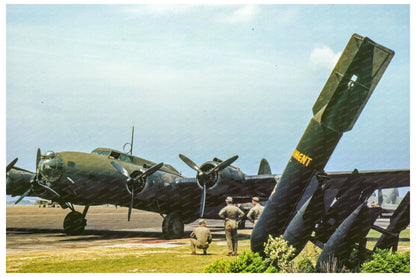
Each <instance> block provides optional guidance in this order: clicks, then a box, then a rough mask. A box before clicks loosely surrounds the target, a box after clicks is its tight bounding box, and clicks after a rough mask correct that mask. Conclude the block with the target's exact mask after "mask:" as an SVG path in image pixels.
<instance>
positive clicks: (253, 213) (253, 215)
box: [247, 197, 264, 228]
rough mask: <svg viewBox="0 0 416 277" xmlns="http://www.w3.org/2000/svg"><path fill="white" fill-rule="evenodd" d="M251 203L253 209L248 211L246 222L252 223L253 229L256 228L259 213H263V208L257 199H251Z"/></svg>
mask: <svg viewBox="0 0 416 277" xmlns="http://www.w3.org/2000/svg"><path fill="white" fill-rule="evenodd" d="M251 203H253V205H254V207H253V208H251V209H250V211H249V212H248V214H247V218H248V220H250V221H251V222H253V228H254V226H256V223H257V220H258V219H259V217H260V215H261V213H262V212H263V209H264V207H263V206H262V205H260V203H259V198H258V197H253V198H252V200H251Z"/></svg>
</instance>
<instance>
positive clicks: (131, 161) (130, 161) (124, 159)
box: [118, 154, 133, 163]
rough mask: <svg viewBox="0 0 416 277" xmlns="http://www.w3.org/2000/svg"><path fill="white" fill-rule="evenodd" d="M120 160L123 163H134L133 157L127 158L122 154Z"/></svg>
mask: <svg viewBox="0 0 416 277" xmlns="http://www.w3.org/2000/svg"><path fill="white" fill-rule="evenodd" d="M118 159H119V160H120V161H123V162H128V163H133V157H130V156H127V155H125V154H120V156H119V158H118Z"/></svg>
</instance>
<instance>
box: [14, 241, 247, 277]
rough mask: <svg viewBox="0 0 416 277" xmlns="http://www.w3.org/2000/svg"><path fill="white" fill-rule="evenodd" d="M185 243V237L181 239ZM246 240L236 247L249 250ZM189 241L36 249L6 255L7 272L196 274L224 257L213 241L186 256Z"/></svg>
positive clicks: (221, 247)
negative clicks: (205, 251)
mask: <svg viewBox="0 0 416 277" xmlns="http://www.w3.org/2000/svg"><path fill="white" fill-rule="evenodd" d="M185 241H186V242H187V241H188V240H185ZM249 248H250V245H249V240H244V241H240V242H239V250H240V252H242V251H243V250H244V249H249ZM190 253H191V248H190V245H189V244H183V245H180V246H175V247H170V248H162V247H157V246H155V247H151V248H149V247H143V246H140V245H137V247H136V246H132V247H95V248H90V249H82V250H76V249H74V250H69V251H68V250H55V251H36V252H28V253H23V254H22V253H18V254H8V255H7V257H6V272H7V273H12V272H13V273H14V272H16V273H23V272H25V273H52V272H53V273H121V272H123V273H145V272H146V273H178V272H183V273H192V272H193V273H199V272H203V270H204V268H205V267H206V266H207V265H209V264H211V263H212V262H214V261H216V260H218V259H221V258H223V259H233V258H234V257H227V256H226V254H227V246H226V245H225V244H224V243H223V242H222V241H221V242H219V243H218V244H217V243H216V242H215V241H214V242H213V244H212V245H211V247H210V248H209V249H208V255H202V251H199V252H197V253H198V255H190Z"/></svg>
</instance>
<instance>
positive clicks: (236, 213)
mask: <svg viewBox="0 0 416 277" xmlns="http://www.w3.org/2000/svg"><path fill="white" fill-rule="evenodd" d="M225 203H227V206H225V207H224V208H223V209H222V210H221V211H220V212H219V213H218V215H219V216H220V217H221V218H224V220H225V225H224V228H225V238H226V239H227V246H228V254H227V256H231V255H233V256H237V248H238V237H237V229H238V224H237V221H238V220H240V219H242V218H243V217H244V213H243V211H242V210H240V209H239V208H238V207H236V206H234V205H233V199H232V198H231V197H227V198H226V199H225Z"/></svg>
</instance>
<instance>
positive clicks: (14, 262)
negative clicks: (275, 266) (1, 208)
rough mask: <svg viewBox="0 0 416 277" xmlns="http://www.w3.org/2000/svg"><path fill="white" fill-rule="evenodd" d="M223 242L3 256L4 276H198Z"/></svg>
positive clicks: (404, 243)
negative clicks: (194, 251) (199, 247)
mask: <svg viewBox="0 0 416 277" xmlns="http://www.w3.org/2000/svg"><path fill="white" fill-rule="evenodd" d="M379 236H380V233H378V232H376V231H371V232H370V233H369V235H368V236H367V238H368V240H369V242H368V243H367V248H368V249H372V247H373V246H374V244H375V242H376V239H377V238H378V237H379ZM400 238H401V241H400V242H399V250H398V252H405V251H409V250H410V229H406V230H405V231H403V232H402V233H401V236H400ZM224 240H225V239H223V238H221V239H219V240H218V239H217V240H214V242H213V243H212V244H211V247H210V248H209V249H208V255H202V252H201V251H199V252H198V255H190V252H191V250H190V246H189V244H188V243H187V242H188V240H187V239H183V240H182V242H183V245H179V246H175V247H169V248H163V247H157V244H156V246H155V247H150V248H149V247H143V246H139V245H137V246H136V245H134V246H131V245H128V246H126V247H119V246H118V247H108V246H106V247H92V248H84V249H71V250H68V249H66V250H53V251H50V250H48V251H34V252H26V253H13V254H7V255H6V272H7V273H14V272H20V273H23V272H24V273H48V272H49V273H192V272H193V273H201V272H203V270H204V268H205V267H206V266H207V265H209V264H211V263H212V262H214V261H215V260H218V259H225V260H227V259H234V257H227V256H225V254H226V253H227V246H226V245H225V243H224ZM249 244H250V241H249V240H242V241H239V252H240V253H241V252H243V250H244V249H249V248H250V245H249ZM320 252H321V250H320V249H319V248H317V247H315V246H314V245H313V244H311V243H308V244H307V246H306V247H305V249H304V250H303V251H302V252H301V254H299V255H298V256H297V257H296V259H295V262H296V260H298V259H302V258H306V257H307V258H309V259H311V260H312V261H316V259H317V258H318V256H319V254H320Z"/></svg>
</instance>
